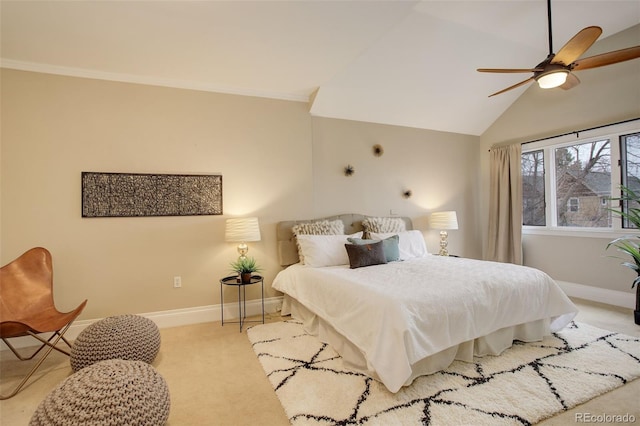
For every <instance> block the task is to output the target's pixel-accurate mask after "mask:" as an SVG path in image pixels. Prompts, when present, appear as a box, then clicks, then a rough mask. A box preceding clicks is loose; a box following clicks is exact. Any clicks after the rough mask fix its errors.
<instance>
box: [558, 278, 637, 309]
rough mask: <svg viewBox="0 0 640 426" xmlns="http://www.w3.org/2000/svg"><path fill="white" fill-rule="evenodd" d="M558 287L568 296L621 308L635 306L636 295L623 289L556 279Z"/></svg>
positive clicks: (632, 307)
mask: <svg viewBox="0 0 640 426" xmlns="http://www.w3.org/2000/svg"><path fill="white" fill-rule="evenodd" d="M556 282H557V283H558V285H559V286H560V288H561V289H562V290H563V291H564V292H565V293H566V294H567V296H569V297H577V298H580V299H585V300H591V301H592V302H600V303H606V304H607V305H613V306H620V307H622V308H629V309H634V308H635V306H636V295H635V294H634V293H627V292H624V291H617V290H609V289H606V288H601V287H593V286H590V285H584V284H576V283H570V282H567V281H556Z"/></svg>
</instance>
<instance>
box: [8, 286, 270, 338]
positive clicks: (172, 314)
mask: <svg viewBox="0 0 640 426" xmlns="http://www.w3.org/2000/svg"><path fill="white" fill-rule="evenodd" d="M246 306H247V316H253V315H260V313H261V302H260V299H258V300H255V299H254V300H247V305H246ZM281 308H282V296H280V297H270V298H267V299H264V313H265V314H268V313H274V312H278V311H280V309H281ZM139 315H140V316H143V317H145V318H149V319H150V320H152V321H153V322H155V323H156V325H157V326H158V328H169V327H179V326H181V325H189V324H199V323H203V322H218V323H219V322H220V305H207V306H196V307H193V308H185V309H172V310H169V311H158V312H147V313H144V314H139ZM224 318H225V322H226V320H227V319H228V320H229V321H237V320H238V302H229V303H225V304H224ZM100 319H102V318H96V319H90V320H80V321H75V322H74V323H73V324H72V325H71V327H69V330H68V331H67V333H66V334H65V337H66V338H68V339H69V340H75V339H76V338H77V337H78V335H79V334H80V332H82V330H84V329H85V328H87V327H88V326H90V325H91V324H93V323H94V322H96V321H99V320H100ZM250 324H254V323H250ZM216 326H217V325H216ZM229 326H230V327H238V324H229ZM43 336H45V335H44V334H43ZM10 343H11V344H12V345H13V346H14V347H15V348H25V347H28V346H34V344H37V342H36V341H35V339H33V338H32V337H28V336H27V337H16V338H15V339H11V342H10ZM62 344H63V345H64V343H62ZM65 346H66V345H65ZM5 349H7V350H8V349H9V348H8V347H7V345H5V344H4V342H2V341H0V350H5Z"/></svg>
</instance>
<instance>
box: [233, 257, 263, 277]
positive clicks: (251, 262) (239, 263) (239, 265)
mask: <svg viewBox="0 0 640 426" xmlns="http://www.w3.org/2000/svg"><path fill="white" fill-rule="evenodd" d="M230 266H231V270H232V271H234V272H237V273H238V274H252V273H254V272H260V271H261V270H262V268H260V266H258V264H257V263H256V260H255V259H254V258H253V257H239V258H238V260H236V261H235V262H231V263H230Z"/></svg>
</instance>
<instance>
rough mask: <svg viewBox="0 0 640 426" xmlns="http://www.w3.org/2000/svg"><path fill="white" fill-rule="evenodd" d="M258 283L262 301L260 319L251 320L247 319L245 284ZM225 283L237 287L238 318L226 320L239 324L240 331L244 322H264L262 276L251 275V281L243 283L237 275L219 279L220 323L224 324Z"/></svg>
mask: <svg viewBox="0 0 640 426" xmlns="http://www.w3.org/2000/svg"><path fill="white" fill-rule="evenodd" d="M258 283H260V290H261V297H260V299H261V303H262V321H260V320H252V321H248V320H247V319H246V318H247V286H250V285H253V284H258ZM225 285H228V286H235V287H237V288H238V318H239V321H227V323H229V324H240V332H242V327H243V326H244V324H245V323H246V322H262V324H264V278H263V277H262V276H260V275H252V276H251V282H249V283H243V282H242V281H241V280H240V278H239V277H238V276H237V275H233V276H230V277H224V278H222V279H221V280H220V305H221V309H220V316H221V319H222V325H223V326H224V291H222V290H223V288H224V286H225Z"/></svg>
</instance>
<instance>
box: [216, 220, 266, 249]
mask: <svg viewBox="0 0 640 426" xmlns="http://www.w3.org/2000/svg"><path fill="white" fill-rule="evenodd" d="M224 239H225V240H226V241H229V242H242V243H244V242H247V241H260V225H259V223H258V218H257V217H241V218H235V219H227V223H226V227H225V231H224Z"/></svg>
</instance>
